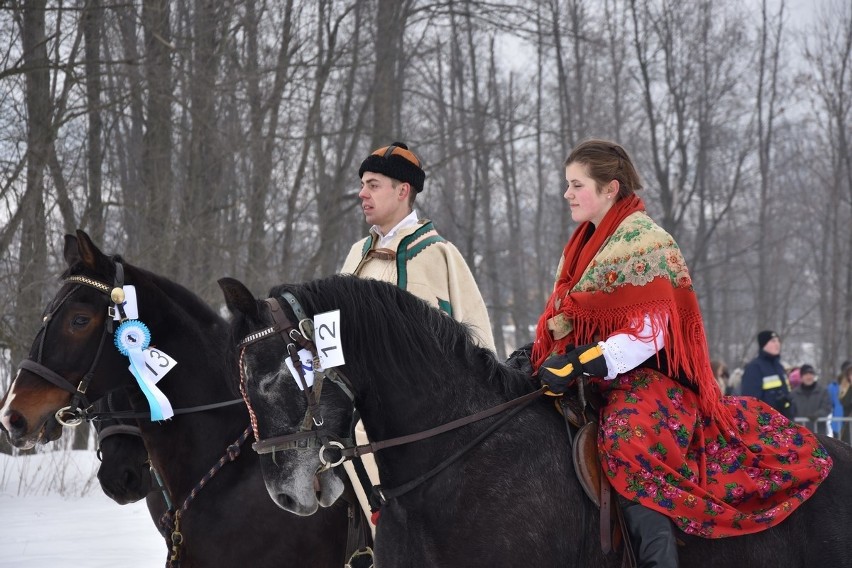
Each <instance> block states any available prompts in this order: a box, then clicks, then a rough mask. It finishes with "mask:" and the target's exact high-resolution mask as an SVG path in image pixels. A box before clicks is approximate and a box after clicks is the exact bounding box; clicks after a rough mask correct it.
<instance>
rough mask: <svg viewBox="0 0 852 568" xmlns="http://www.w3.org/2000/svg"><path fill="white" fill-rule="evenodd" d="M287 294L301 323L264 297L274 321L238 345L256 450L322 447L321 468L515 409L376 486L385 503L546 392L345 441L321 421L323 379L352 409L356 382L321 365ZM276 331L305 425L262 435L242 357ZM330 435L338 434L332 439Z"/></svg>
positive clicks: (298, 311)
mask: <svg viewBox="0 0 852 568" xmlns="http://www.w3.org/2000/svg"><path fill="white" fill-rule="evenodd" d="M283 298H284V299H285V300H286V301H287V302H288V303H289V304H290V307H291V308H292V309H293V313H294V314H295V315H296V317H298V318H299V323H298V325H294V324H293V323H292V322H291V321H290V320H289V318H288V317H287V316H286V315H285V314H284V311H283V310H282V309H281V305H280V303H279V302H278V300H277V299H276V298H267V299H266V300H264V302H265V303H266V305H267V306H269V309H270V313H271V314H272V319H273V322H274V324H273V325H272V326H270V327H267V328H264V329H262V330H260V331H257V332H255V333H252V334H250V335H248V336H246V337H245V338H244V339H243V340H242V341H240V343H239V345H238V347H239V348H240V392H241V393H242V395H243V399H244V400H245V403H246V406H247V407H248V410H249V416H250V418H251V424H252V428H253V429H254V436H255V440H257V441H256V442H255V443H254V444H253V445H252V447H253V448H254V450H255V451H256V452H257V453H258V454H268V453H272V454H273V457H274V453H275V452H276V451H279V450H307V449H317V448H318V449H319V458H320V462H321V463H322V464H323V467H322V468H321V470H325V469H329V468H332V467H335V466H338V465H340V464H341V463H343V462H344V461H346V460H351V459H353V458H356V457H361V456H364V455H366V454H370V453H373V452H377V451H379V450H383V449H386V448H392V447H395V446H401V445H405V444H410V443H413V442H419V441H421V440H426V439H428V438H432V437H434V436H437V435H439V434H443V433H445V432H450V431H452V430H456V429H458V428H461V427H463V426H467V425H469V424H473V423H474V422H478V421H480V420H483V419H485V418H489V417H491V416H494V415H496V414H500V413H502V412H505V411H507V410H510V409H511V412H508V413H506V414H505V415H504V416H502V417H501V418H500V419H499V420H497V421H495V422H494V423H493V424H491V425H490V426H489V427H488V428H487V429H486V430H484V431H483V432H482V433H480V434H479V435H478V436H477V437H476V438H474V439H473V440H471V441H470V442H469V443H468V444H466V445H465V446H464V447H462V448H461V449H460V450H458V451H457V452H456V453H454V454H453V455H451V456H450V457H448V458H447V459H445V460H444V461H443V462H441V463H440V464H438V465H437V466H435V467H434V468H433V469H431V470H430V471H429V472H427V473H425V474H423V475H421V476H420V477H418V478H416V479H414V480H412V481H410V482H408V483H406V484H404V485H402V486H400V487H397V488H395V489H391V490H388V489H382V488H377V493H378V496H379V498H380V500H381V501H382V502H383V503H384V502H387V501H389V500H390V499H394V498H397V497H399V496H400V495H403V494H404V493H407V492H409V491H411V490H412V489H414V488H415V487H417V486H418V485H420V484H421V483H423V482H424V481H426V480H428V479H430V478H431V477H433V476H435V475H437V474H438V473H439V472H440V471H442V470H443V469H445V468H446V467H448V466H449V465H450V464H452V463H453V462H454V461H456V460H457V459H459V458H460V457H462V456H463V455H464V454H466V453H467V452H468V451H470V450H471V449H472V448H473V447H475V446H476V445H477V444H479V443H480V442H481V441H482V440H484V439H485V438H486V437H488V436H489V435H490V434H491V433H493V432H494V431H495V430H497V429H498V428H500V426H502V425H503V424H504V423H506V422H507V421H508V420H510V419H511V418H513V417H514V416H515V415H516V414H518V413H519V412H520V411H521V410H523V409H524V408H526V407H527V406H528V405H529V404H530V403H532V402H533V401H534V400H535V399H537V398H538V397H540V396H541V395H543V394H544V391H545V388H544V387H542V388H541V389H538V390H535V391H532V392H530V393H527V394H525V395H523V396H520V397H518V398H514V399H512V400H509V401H507V402H504V403H502V404H498V405H496V406H493V407H491V408H487V409H485V410H482V411H480V412H477V413H475V414H471V415H469V416H464V417H462V418H459V419H457V420H453V421H451V422H447V423H445V424H442V425H440V426H436V427H434V428H430V429H428V430H424V431H421V432H417V433H414V434H408V435H405V436H399V437H396V438H390V439H387V440H382V441H379V442H371V443H369V444H363V445H360V446H358V445H351V443H352V442H351V440H341V439H340V438H338V437H337V436H335V435H334V434H332V433H331V432H330V431H328V430H327V429H324V428H321V427H322V425H323V420H322V417H321V416H320V414H319V399H320V395H321V391H322V383H323V379H324V378H328V379H329V380H331V381H332V382H334V383H335V384H336V385H338V386H339V387H340V388H341V389H342V390H343V392H344V393H345V394H346V396H347V397H348V398H349V401H350V404H351V405H352V408H353V410H354V401H355V396H354V394H353V389H352V384H351V382H350V381H349V380H348V379H347V378H346V377H345V375H343V373H341V372H340V371H338V370H337V369H329V370H327V371H322V370H319V367H320V366H319V356H318V354H317V349H316V345H315V344H314V342H313V340H312V337H313V322H312V320H311V319H309V318H307V316H306V315H305V312H304V310H303V309H302V307H301V305H300V304H299V302H298V300H296V298H295V296H293V295H292V294H291V293H289V292H285V293H284V294H283ZM276 336H277V337H280V338H281V339H283V340H284V342H285V344H286V345H287V353H288V356H289V357H290V361H291V362H292V364H293V367H294V368H295V369H296V371H297V373H298V375H299V377H298V380H299V382H300V384H301V386H302V390H303V392H304V393H305V397H306V400H307V403H308V408H307V410H306V412H305V416H304V418H303V420H302V426H301V428H300V430H299V432H296V433H294V434H286V435H283V436H274V437H271V438H266V439H263V438H261V437H260V433H259V432H258V428H257V417H256V415H255V412H254V409H253V408H252V406H251V401H250V400H249V397H248V391H247V385H246V376H245V364H244V356H245V350H246V347H248V346H249V345H251V344H253V343H256V342H258V341H262V340H264V339H268V338H270V337H276ZM297 345H298V346H299V347H302V348H304V349H307V350H308V351H309V352H310V353H311V355H312V356H313V359H314V385H313V386H308V385H307V382H306V380H305V373H304V369H303V368H302V363H301V359H300V358H299V356H298V351H299V349H298V347H297ZM332 438H334V439H333V440H331V439H332ZM344 442H346V445H344ZM332 448H333V449H335V450H337V451H338V452H339V453H340V459H339V460H337V461H335V462H329V461H328V460H327V459H326V458H325V451H326V450H327V449H332Z"/></svg>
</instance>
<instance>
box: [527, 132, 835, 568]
mask: <svg viewBox="0 0 852 568" xmlns="http://www.w3.org/2000/svg"><path fill="white" fill-rule="evenodd" d="M565 173H566V179H567V182H568V188H567V190H566V191H565V195H564V197H565V199H566V200H567V201H568V203H569V205H570V206H571V217H572V219H573V220H574V221H576V222H577V223H579V226H578V227H577V229H576V230H575V231H574V233H573V235H572V236H571V238H570V240H569V241H568V244H567V246H566V247H565V250H564V253H563V256H562V259H561V261H560V264H559V268H558V271H557V280H556V284H555V286H554V289H553V293H552V295H551V297H550V299H549V300H548V302H547V305H546V307H545V310H544V313H543V314H542V316H541V318H540V319H539V322H538V328H537V332H536V342H535V345H534V347H533V357H532V360H533V364H534V367H535V368H536V369H537V372H538V376H539V377H540V378H541V380H542V382H543V384H545V385H547V386H548V387H549V389H550V391H552V392H553V393H556V394H558V393H563V392H565V390H566V389H567V388H568V386H569V385H570V384H571V383H572V382H573V381H574V380H575V379H576V378H577V377H578V376H580V375H581V374H582V375H586V376H589V377H592V379H591V380H592V381H593V382H594V383H595V384H597V385H599V386H600V389H601V391H602V393H603V394H604V396H605V404H604V406H603V408H602V409H601V413H600V433H599V438H598V444H599V452H600V458H601V463H602V464H603V468H604V471H605V473H606V474H607V476H608V478H609V480H610V482H611V484H612V486H613V487H614V488H615V490H616V491H617V492H618V493H619V494H620V495H621V496H622V499H621V502H622V506H623V508H624V516H625V519H626V521H627V526H628V533H629V535H630V538H631V541H632V544H633V547H634V549H635V551H636V553H637V557H638V558H639V565H640V566H643V565H644V566H677V547H676V541H675V538H674V536H673V533H672V528H671V522H670V520H671V521H673V522H675V523H676V524H677V526H678V527H679V528H680V529H682V530H683V531H685V532H687V533H690V534H694V535H698V536H702V537H706V538H718V537H726V536H734V535H740V534H746V533H752V532H757V531H761V530H763V529H766V528H768V527H770V526H773V525H775V524H778V523H779V522H781V521H782V520H783V519H785V518H786V517H787V515H789V514H790V513H791V512H792V511H793V510H795V509H796V508H797V507H798V506H799V505H800V504H801V503H802V502H803V501H804V500H805V499H807V498H808V497H809V496H810V495H811V494H812V493H813V491H814V490H815V489H816V487H817V486H818V485H819V484H820V483H821V481H822V480H823V479H825V477H826V476H827V475H828V472H829V471H830V469H831V458H829V457H828V455H827V453H826V452H825V449H824V448H823V447H822V446H821V445H820V444H819V442H818V441H817V440H816V438H815V437H814V436H813V435H812V434H811V433H810V432H808V431H807V430H805V429H803V428H800V427H798V426H796V424H795V423H793V422H791V421H790V420H788V419H786V418H784V417H783V416H782V415H780V414H779V413H777V412H776V411H775V410H774V409H772V408H771V407H769V406H767V405H766V404H763V403H761V402H759V401H757V400H755V399H752V398H735V397H725V398H722V396H721V393H720V392H719V386H718V384H717V383H716V380H715V379H714V377H713V371H712V369H711V367H710V360H709V356H708V349H707V343H706V338H705V335H704V327H703V323H702V319H701V313H700V311H699V307H698V301H697V298H696V296H695V292H694V291H693V288H692V280H691V278H690V276H689V271H688V270H687V268H686V264H685V263H684V259H683V255H682V254H681V252H680V250H679V248H678V246H677V244H676V243H675V242H674V240H673V239H672V237H671V236H670V235H669V234H668V233H666V232H665V231H664V230H663V229H662V228H660V227H659V226H658V225H656V224H655V223H654V222H653V221H652V220H651V219H650V217H648V215H647V214H646V213H645V207H644V205H643V203H642V200H641V199H640V198H639V197H638V196H637V195H636V194H635V192H636V191H637V190H638V189H641V185H640V181H639V176H638V175H637V173H636V170H635V168H634V166H633V164H632V162H631V160H630V157H629V156H628V155H627V153H626V152H625V151H624V149H623V148H622V147H621V146H619V145H618V144H614V143H612V142H607V141H603V140H589V141H587V142H584V143H582V144H580V145H579V146H578V147H577V148H575V149H574V150H573V151H572V153H571V155H570V156H569V157H568V159H567V160H566V162H565Z"/></svg>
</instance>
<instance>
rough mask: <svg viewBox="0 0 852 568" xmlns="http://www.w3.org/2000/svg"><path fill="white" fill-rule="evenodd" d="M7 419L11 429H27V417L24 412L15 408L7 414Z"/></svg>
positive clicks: (19, 430)
mask: <svg viewBox="0 0 852 568" xmlns="http://www.w3.org/2000/svg"><path fill="white" fill-rule="evenodd" d="M6 421H7V422H8V423H9V430H15V431H17V432H22V431H26V429H27V419H26V418H24V415H23V414H21V413H20V412H17V411H15V410H10V411H9V412H8V413H7V414H6ZM4 429H5V428H4Z"/></svg>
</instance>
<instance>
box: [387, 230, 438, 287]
mask: <svg viewBox="0 0 852 568" xmlns="http://www.w3.org/2000/svg"><path fill="white" fill-rule="evenodd" d="M432 230H434V227H433V226H432V221H429V222H427V223H424V224H423V226H422V227H420V228H419V229H417V230H416V231H414V232H413V233H411V234H410V235H408V236H407V237H405V238H404V239H402V241H400V243H399V246H398V247H396V285H397V286H399V287H400V288H402V289H403V290H405V289H406V288H407V286H408V261H409V260H411V258H412V257H411V256H410V255H409V251H408V245H409V244H410V243H412V242H414V241H416V240H417V239H419V238H420V237H421V235H423V234H425V233H428V232H429V231H432ZM427 240H431V239H427ZM436 242H437V241H436ZM429 244H432V243H429ZM420 250H422V249H420V248H419V247H418V251H417V252H420Z"/></svg>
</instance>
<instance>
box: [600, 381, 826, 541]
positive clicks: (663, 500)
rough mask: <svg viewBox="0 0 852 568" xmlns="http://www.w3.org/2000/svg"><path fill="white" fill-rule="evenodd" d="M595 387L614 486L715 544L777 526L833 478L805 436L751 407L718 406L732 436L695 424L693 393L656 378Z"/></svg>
mask: <svg viewBox="0 0 852 568" xmlns="http://www.w3.org/2000/svg"><path fill="white" fill-rule="evenodd" d="M599 384H600V386H601V391H602V393H603V394H604V396H605V398H606V401H607V402H606V405H605V406H604V408H602V410H601V417H600V425H601V428H600V431H599V438H598V447H599V451H600V458H601V463H602V465H603V469H604V472H605V473H606V475H607V476H608V478H609V481H610V483H611V484H612V486H613V488H614V489H615V490H616V491H617V492H618V493H619V494H621V495H622V496H624V497H626V498H627V499H630V500H633V501H638V502H639V503H641V504H642V505H645V506H646V507H648V508H651V509H654V510H656V511H659V512H661V513H663V514H665V515H667V516H669V517H670V518H671V519H672V520H673V521H674V522H675V524H676V525H677V526H678V527H679V528H680V529H681V530H683V531H684V532H686V533H689V534H693V535H697V536H701V537H705V538H721V537H727V536H737V535H743V534H748V533H754V532H758V531H762V530H764V529H767V528H769V527H771V526H774V525H777V524H778V523H780V522H781V521H783V520H784V519H785V518H787V516H788V515H789V514H790V513H792V512H793V511H794V510H795V509H796V508H797V507H798V506H799V505H801V504H802V503H803V502H804V501H805V500H806V499H807V498H808V497H810V496H811V495H812V494H813V492H814V491H815V490H816V488H817V487H818V486H819V484H820V483H821V482H822V480H823V479H825V478H826V476H828V472H829V471H830V470H831V465H832V462H831V458H830V457H829V456H828V453H827V452H826V450H825V448H823V447H822V445H821V444H820V443H819V441H818V440H817V439H816V437H815V436H814V435H813V434H812V433H811V432H809V431H808V430H807V429H805V428H804V427H801V426H798V425H796V424H795V423H794V422H791V421H790V420H788V419H787V418H785V417H784V416H782V415H781V414H779V413H778V412H777V411H775V410H774V409H773V408H771V407H770V406H768V405H766V404H764V403H762V402H760V401H758V400H757V399H754V398H750V397H734V396H726V397H724V398H723V409H724V410H725V411H727V412H729V417H730V419H731V420H730V423H731V424H733V425H735V429H730V428H727V427H724V426H723V425H722V424H721V423H720V422H718V421H711V420H710V419H708V418H704V417H703V416H701V414H700V413H699V411H698V398H697V396H696V394H695V393H694V392H693V391H691V390H689V389H687V388H685V387H684V386H682V385H680V384H679V383H677V382H675V381H673V380H672V379H670V378H668V377H666V376H665V375H662V374H660V373H658V372H656V371H653V370H649V369H644V368H640V369H635V370H633V371H630V372H629V373H625V374H624V375H620V376H618V377H617V378H616V379H615V380H613V381H600V383H599Z"/></svg>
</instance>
